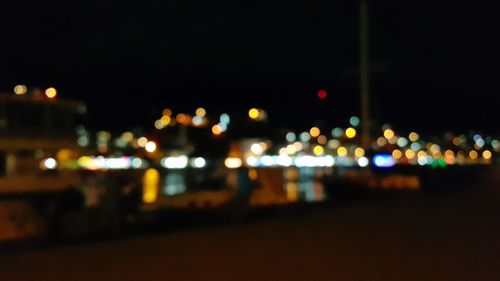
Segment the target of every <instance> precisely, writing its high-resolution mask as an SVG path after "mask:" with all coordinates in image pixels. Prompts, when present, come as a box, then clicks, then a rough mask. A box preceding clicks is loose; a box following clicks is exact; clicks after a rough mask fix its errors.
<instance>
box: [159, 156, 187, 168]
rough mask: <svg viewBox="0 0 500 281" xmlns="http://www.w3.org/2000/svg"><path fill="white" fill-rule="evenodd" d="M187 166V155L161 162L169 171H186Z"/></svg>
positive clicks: (164, 159) (165, 159)
mask: <svg viewBox="0 0 500 281" xmlns="http://www.w3.org/2000/svg"><path fill="white" fill-rule="evenodd" d="M187 164H188V158H187V156H185V155H181V156H174V157H166V158H163V159H162V160H161V165H162V166H163V167H165V168H167V169H184V168H186V167H187Z"/></svg>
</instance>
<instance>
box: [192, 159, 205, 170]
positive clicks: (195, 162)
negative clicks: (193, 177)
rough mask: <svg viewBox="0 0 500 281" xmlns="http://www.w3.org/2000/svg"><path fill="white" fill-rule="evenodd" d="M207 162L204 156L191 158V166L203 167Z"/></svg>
mask: <svg viewBox="0 0 500 281" xmlns="http://www.w3.org/2000/svg"><path fill="white" fill-rule="evenodd" d="M206 164H207V161H205V159H204V158H203V157H196V158H194V159H191V166H192V167H193V168H203V167H205V165H206Z"/></svg>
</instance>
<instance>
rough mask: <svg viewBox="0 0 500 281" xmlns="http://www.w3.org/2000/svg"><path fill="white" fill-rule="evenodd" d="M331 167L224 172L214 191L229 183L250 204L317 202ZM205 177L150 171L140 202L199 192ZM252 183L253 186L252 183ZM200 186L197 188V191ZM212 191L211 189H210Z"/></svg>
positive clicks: (178, 172) (145, 180)
mask: <svg viewBox="0 0 500 281" xmlns="http://www.w3.org/2000/svg"><path fill="white" fill-rule="evenodd" d="M327 173H331V168H318V167H301V168H297V167H289V168H256V169H249V170H248V171H247V170H239V169H238V170H228V172H227V174H226V180H225V181H224V182H225V183H224V182H221V183H220V184H221V186H220V187H219V188H217V189H218V190H222V189H225V188H226V187H227V186H228V185H229V186H230V185H231V183H232V184H234V186H235V187H236V186H237V188H235V189H232V190H234V191H235V192H236V193H241V194H240V195H243V194H250V197H251V199H250V201H251V205H269V204H285V203H292V202H299V201H305V202H321V201H324V200H325V199H326V195H325V188H324V185H323V182H322V180H323V178H324V176H325V174H327ZM207 178H208V177H207V174H204V173H203V172H200V171H197V173H196V175H195V174H193V175H191V174H190V173H189V172H187V171H184V170H168V171H165V170H162V171H161V172H160V171H158V170H156V169H153V168H150V169H148V170H146V172H145V174H144V178H143V201H144V203H153V202H155V201H156V200H157V199H158V196H162V195H163V196H174V195H177V194H183V193H189V192H191V193H192V192H194V191H203V190H205V191H206V190H207V188H203V187H205V186H206V185H207V183H208V180H207ZM231 179H233V180H231ZM252 182H253V183H254V184H252ZM200 186H201V188H200ZM212 189H213V188H212Z"/></svg>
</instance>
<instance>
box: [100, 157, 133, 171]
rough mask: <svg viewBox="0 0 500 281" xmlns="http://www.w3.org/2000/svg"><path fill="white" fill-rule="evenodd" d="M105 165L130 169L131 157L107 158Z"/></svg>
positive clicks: (109, 167)
mask: <svg viewBox="0 0 500 281" xmlns="http://www.w3.org/2000/svg"><path fill="white" fill-rule="evenodd" d="M104 166H105V167H106V168H107V169H128V168H130V166H131V163H130V158H127V157H122V158H107V159H105V165H104Z"/></svg>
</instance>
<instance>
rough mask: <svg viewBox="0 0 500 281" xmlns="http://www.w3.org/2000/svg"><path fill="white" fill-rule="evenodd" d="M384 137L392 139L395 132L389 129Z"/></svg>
mask: <svg viewBox="0 0 500 281" xmlns="http://www.w3.org/2000/svg"><path fill="white" fill-rule="evenodd" d="M384 137H385V138H386V139H388V140H390V139H392V138H393V137H394V131H393V130H391V129H387V130H385V131H384Z"/></svg>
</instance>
